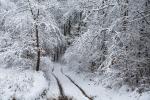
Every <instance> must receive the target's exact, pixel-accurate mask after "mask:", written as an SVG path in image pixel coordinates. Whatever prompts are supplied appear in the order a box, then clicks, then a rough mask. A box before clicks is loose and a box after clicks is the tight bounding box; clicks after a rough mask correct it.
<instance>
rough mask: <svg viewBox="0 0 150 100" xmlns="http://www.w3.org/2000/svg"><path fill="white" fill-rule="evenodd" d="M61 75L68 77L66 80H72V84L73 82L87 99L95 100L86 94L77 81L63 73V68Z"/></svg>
mask: <svg viewBox="0 0 150 100" xmlns="http://www.w3.org/2000/svg"><path fill="white" fill-rule="evenodd" d="M61 73H62V74H63V75H64V76H66V78H68V79H69V80H70V82H71V83H72V84H74V85H75V86H76V87H77V88H78V89H79V90H80V91H81V92H82V94H83V95H84V96H85V97H86V98H88V99H89V100H93V97H90V96H88V95H87V93H86V92H85V91H84V90H83V89H82V88H81V87H80V86H79V85H78V84H77V83H75V81H74V80H73V79H72V78H71V77H69V76H68V75H66V74H65V73H64V72H63V69H62V68H61Z"/></svg>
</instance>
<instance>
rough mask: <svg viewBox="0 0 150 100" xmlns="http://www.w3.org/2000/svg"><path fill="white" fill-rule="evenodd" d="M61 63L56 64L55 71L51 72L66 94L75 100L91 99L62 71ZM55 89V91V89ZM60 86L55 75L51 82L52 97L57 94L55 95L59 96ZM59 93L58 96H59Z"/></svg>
mask: <svg viewBox="0 0 150 100" xmlns="http://www.w3.org/2000/svg"><path fill="white" fill-rule="evenodd" d="M61 67H62V66H61V65H59V64H55V66H54V70H53V72H51V74H54V75H55V76H56V77H57V78H58V80H59V82H60V84H61V86H62V88H63V91H64V95H65V96H68V97H71V98H73V99H75V100H89V99H88V98H87V97H85V96H84V95H83V94H82V92H81V91H80V90H79V89H78V88H77V87H76V86H75V85H74V84H73V83H71V82H70V80H69V79H68V78H67V77H66V76H65V75H64V74H63V73H62V72H61ZM53 90H54V91H53ZM58 94H59V88H58V85H57V82H56V79H55V78H54V77H53V79H52V80H51V83H50V92H49V96H50V97H52V96H53V95H55V97H58V96H59V95H60V94H59V95H58ZM57 95H58V96H57Z"/></svg>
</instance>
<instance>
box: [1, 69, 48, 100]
mask: <svg viewBox="0 0 150 100" xmlns="http://www.w3.org/2000/svg"><path fill="white" fill-rule="evenodd" d="M47 89H48V82H47V81H46V79H45V78H44V76H43V73H42V72H35V71H29V70H27V71H17V70H12V69H2V68H0V100H8V99H10V98H13V97H15V98H16V99H17V100H18V99H19V100H34V99H36V98H39V97H40V95H41V94H42V92H43V91H44V90H47Z"/></svg>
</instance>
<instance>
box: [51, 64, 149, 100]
mask: <svg viewBox="0 0 150 100" xmlns="http://www.w3.org/2000/svg"><path fill="white" fill-rule="evenodd" d="M66 67H67V66H65V65H62V64H58V63H55V64H53V68H50V69H51V70H50V72H49V71H48V73H49V74H50V76H51V80H50V87H49V92H48V99H49V100H149V98H150V96H148V95H149V94H138V93H136V92H135V91H131V92H127V91H126V88H125V87H123V88H121V89H120V90H118V91H116V90H113V89H106V88H104V87H103V86H102V85H100V84H99V85H96V84H95V83H94V82H92V81H89V80H88V79H84V78H83V77H84V75H77V74H74V73H72V72H67V71H66V70H65V68H66Z"/></svg>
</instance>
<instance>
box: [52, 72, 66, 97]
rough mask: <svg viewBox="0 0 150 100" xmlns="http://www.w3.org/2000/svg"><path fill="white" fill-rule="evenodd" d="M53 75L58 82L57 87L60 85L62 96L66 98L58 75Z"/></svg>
mask: <svg viewBox="0 0 150 100" xmlns="http://www.w3.org/2000/svg"><path fill="white" fill-rule="evenodd" d="M52 75H53V76H54V78H55V79H56V82H57V85H58V88H59V92H60V96H62V97H65V94H64V90H63V87H62V85H61V83H60V81H59V79H58V78H57V77H56V75H55V74H54V73H52Z"/></svg>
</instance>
